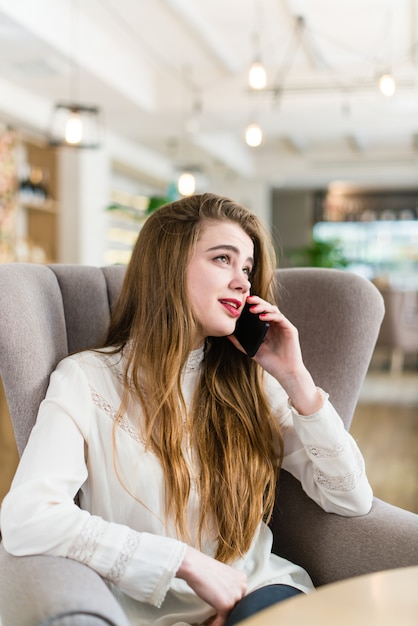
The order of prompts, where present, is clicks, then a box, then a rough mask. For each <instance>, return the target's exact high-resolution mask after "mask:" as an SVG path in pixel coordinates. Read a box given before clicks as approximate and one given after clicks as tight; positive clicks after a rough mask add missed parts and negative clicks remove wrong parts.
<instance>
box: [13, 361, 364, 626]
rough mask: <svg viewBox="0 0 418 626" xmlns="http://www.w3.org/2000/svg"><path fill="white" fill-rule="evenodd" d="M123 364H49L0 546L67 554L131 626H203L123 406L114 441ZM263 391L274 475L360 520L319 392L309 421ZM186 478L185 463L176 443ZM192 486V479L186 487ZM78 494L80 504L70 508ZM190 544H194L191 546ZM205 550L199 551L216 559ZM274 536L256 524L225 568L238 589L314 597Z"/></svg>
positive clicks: (346, 455) (352, 448)
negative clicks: (280, 440)
mask: <svg viewBox="0 0 418 626" xmlns="http://www.w3.org/2000/svg"><path fill="white" fill-rule="evenodd" d="M202 359H203V350H196V351H194V352H192V353H191V355H190V357H189V360H188V363H187V366H186V367H185V370H184V372H183V393H184V397H185V400H186V403H189V402H190V401H191V398H192V395H193V391H194V389H195V385H196V383H197V380H198V377H199V374H200V370H201V367H202V365H201V364H202ZM122 371H123V358H122V357H121V356H120V355H110V354H109V353H106V352H105V353H101V354H99V353H96V352H92V351H86V352H83V353H80V354H77V355H74V356H70V357H68V358H66V359H64V360H63V361H61V363H59V365H58V367H57V368H56V370H55V371H54V372H53V374H52V376H51V380H50V385H49V388H48V392H47V395H46V398H45V400H44V401H43V402H42V404H41V407H40V410H39V414H38V419H37V422H36V425H35V427H34V428H33V431H32V433H31V435H30V438H29V442H28V444H27V446H26V449H25V451H24V453H23V456H22V459H21V462H20V464H19V467H18V470H17V472H16V475H15V478H14V480H13V483H12V487H11V490H10V492H9V494H8V495H7V496H6V498H5V499H4V500H3V504H2V509H1V530H2V535H3V542H4V547H5V549H6V550H7V551H8V552H9V553H11V554H13V555H16V556H22V555H29V554H50V555H56V556H63V557H68V558H71V559H75V560H77V561H80V562H82V563H85V564H87V565H88V566H89V567H91V568H92V569H94V570H96V572H98V573H99V574H100V575H101V576H102V577H103V578H104V579H105V580H106V581H107V583H108V584H109V586H110V588H111V589H112V591H113V592H114V593H115V594H116V595H117V597H118V599H119V601H120V602H121V604H122V606H123V608H124V609H125V611H126V613H127V615H128V618H129V619H130V622H131V624H132V625H141V626H149V625H150V624H153V625H154V626H172V625H174V624H179V623H183V624H184V623H185V624H201V623H202V622H204V621H205V620H206V619H207V618H208V617H209V616H210V615H211V614H213V609H211V607H209V606H208V605H207V604H206V603H205V602H203V601H202V600H201V599H200V598H199V597H197V596H196V594H195V593H194V592H193V591H192V589H191V588H190V587H189V586H188V585H187V583H186V582H185V581H183V580H180V579H178V578H176V572H177V570H178V568H179V566H180V564H181V562H182V560H183V557H184V553H185V549H186V545H185V544H184V543H183V542H182V541H179V540H178V539H177V537H176V531H175V528H174V525H173V524H172V523H171V521H170V520H168V521H166V520H165V517H164V489H163V480H164V479H163V474H162V468H161V466H160V463H159V461H158V460H157V458H156V457H155V455H154V454H153V453H152V452H151V451H150V450H149V449H146V447H145V446H144V443H143V441H142V440H141V438H140V436H139V433H138V427H137V426H136V424H137V423H138V411H139V409H138V407H137V406H135V405H133V404H132V405H130V406H128V407H127V411H126V413H125V415H124V417H123V421H122V422H121V424H120V427H119V428H118V429H117V431H116V450H117V453H116V455H114V447H113V443H112V432H113V425H114V420H115V418H116V415H117V411H118V409H119V406H120V402H121V397H122ZM266 385H267V394H268V397H269V399H270V401H271V405H272V408H273V411H274V415H275V416H276V418H277V420H278V421H279V422H280V425H281V428H282V432H283V436H284V444H285V450H284V454H285V456H284V460H283V468H284V469H286V470H287V471H289V472H290V473H291V474H293V475H294V476H295V477H296V478H297V479H299V480H300V481H301V483H302V486H303V489H304V490H305V491H306V493H307V494H308V495H309V496H310V497H311V498H312V499H313V500H314V501H315V502H317V503H318V504H319V505H320V506H321V507H322V508H323V509H325V510H326V511H330V512H333V513H338V514H341V515H345V516H354V515H363V514H366V513H367V512H368V511H369V509H370V506H371V500H372V491H371V488H370V485H369V483H368V481H367V478H366V475H365V471H364V462H363V458H362V456H361V454H360V452H359V450H358V447H357V445H356V443H355V441H354V439H353V438H352V437H351V436H350V435H349V433H347V432H346V431H345V429H344V427H343V423H342V421H341V419H340V417H339V416H338V414H337V413H336V411H335V409H334V408H333V407H332V405H331V404H330V402H329V400H328V396H327V395H326V394H325V393H324V394H323V395H324V404H323V407H322V409H321V410H320V411H318V412H317V413H316V414H314V415H311V416H309V417H303V416H301V415H299V414H298V413H297V412H296V411H295V409H293V408H292V407H289V406H288V402H287V397H286V394H285V392H284V390H283V389H282V388H281V386H280V385H279V384H278V382H277V381H276V380H275V379H273V378H272V377H270V376H268V375H266ZM185 454H186V455H187V461H188V463H189V465H190V469H191V474H192V475H193V461H192V456H191V455H190V451H188V450H187V445H185ZM192 482H193V481H192ZM79 491H80V507H79V506H77V505H76V504H75V503H74V498H75V496H76V494H77V493H78V492H79ZM198 518H199V500H198V494H197V492H196V490H194V489H193V487H192V490H191V496H190V501H189V505H188V519H189V524H190V529H191V532H192V533H193V529H194V528H196V526H197V520H198ZM195 541H196V543H195V544H194V545H195V546H196V545H197V537H196V536H192V542H195ZM215 547H216V546H215V545H214V544H213V542H211V541H210V540H209V539H207V540H206V541H204V544H203V548H202V549H203V551H204V552H205V553H207V554H209V555H211V556H213V555H214V551H215ZM271 547H272V534H271V531H270V529H269V528H268V527H267V526H266V525H265V524H264V523H260V525H259V528H258V531H257V533H256V536H255V537H254V540H253V543H252V545H251V548H250V549H249V551H248V553H247V554H246V555H245V557H244V558H242V559H239V560H237V561H236V562H235V563H234V565H233V566H234V567H236V568H238V569H241V570H244V571H245V573H246V574H247V577H248V591H252V590H254V589H255V588H257V587H260V586H263V585H266V584H270V583H284V584H289V585H293V586H295V587H297V588H299V589H301V590H302V591H304V592H309V591H311V590H312V589H313V586H312V582H311V580H310V578H309V576H308V575H307V573H306V572H305V571H304V570H303V569H301V568H300V567H299V566H296V565H294V564H293V563H290V562H289V561H287V560H285V559H283V558H280V557H278V556H276V555H274V554H271Z"/></svg>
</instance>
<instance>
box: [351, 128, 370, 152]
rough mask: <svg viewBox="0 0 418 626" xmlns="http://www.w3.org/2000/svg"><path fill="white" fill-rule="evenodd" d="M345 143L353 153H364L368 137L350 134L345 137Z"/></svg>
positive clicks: (355, 133)
mask: <svg viewBox="0 0 418 626" xmlns="http://www.w3.org/2000/svg"><path fill="white" fill-rule="evenodd" d="M346 141H347V143H348V145H349V146H350V148H351V149H352V150H354V151H355V152H364V151H365V150H366V149H367V147H368V145H369V140H368V137H366V135H365V134H364V133H360V132H352V133H350V134H349V135H347V137H346Z"/></svg>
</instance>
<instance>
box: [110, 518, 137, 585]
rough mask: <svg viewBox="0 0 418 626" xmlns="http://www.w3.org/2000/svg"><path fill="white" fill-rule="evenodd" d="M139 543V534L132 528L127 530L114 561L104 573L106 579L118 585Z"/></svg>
mask: <svg viewBox="0 0 418 626" xmlns="http://www.w3.org/2000/svg"><path fill="white" fill-rule="evenodd" d="M138 544H139V536H138V533H136V532H135V531H134V530H129V532H128V534H127V536H126V539H125V541H124V543H123V546H122V549H121V551H120V553H119V554H118V556H117V558H116V560H115V562H114V563H113V565H112V567H111V568H110V570H109V572H108V573H107V574H106V578H107V580H110V582H112V583H114V584H115V585H118V584H119V583H120V581H121V580H122V578H123V575H124V573H125V570H126V566H127V564H128V562H129V561H130V560H131V558H132V557H133V555H134V553H135V551H136V549H137V547H138Z"/></svg>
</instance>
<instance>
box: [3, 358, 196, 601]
mask: <svg viewBox="0 0 418 626" xmlns="http://www.w3.org/2000/svg"><path fill="white" fill-rule="evenodd" d="M91 411H93V408H92V403H91V399H90V393H89V387H88V382H87V380H86V377H85V376H84V374H83V373H82V371H81V370H80V368H79V367H78V365H77V364H76V363H75V362H74V361H73V360H72V359H71V358H69V359H65V360H64V361H62V362H61V363H60V364H59V365H58V367H57V369H56V370H55V372H54V373H53V374H52V376H51V381H50V385H49V388H48V392H47V395H46V398H45V400H44V401H43V403H42V404H41V407H40V410H39V414H38V419H37V422H36V425H35V426H34V428H33V430H32V433H31V435H30V438H29V441H28V444H27V446H26V448H25V450H24V453H23V455H22V458H21V461H20V464H19V467H18V469H17V472H16V475H15V478H14V480H13V483H12V486H11V490H10V492H9V493H8V494H7V496H6V497H5V499H4V500H3V503H2V508H1V531H2V537H3V542H4V547H5V549H6V550H7V551H8V552H9V553H11V554H13V555H15V556H23V555H30V554H49V555H55V556H62V557H68V558H72V559H75V560H77V561H81V562H82V563H85V564H86V565H88V566H89V567H91V568H92V569H94V570H95V571H96V572H98V573H99V574H100V575H101V576H102V577H103V578H105V579H107V580H109V581H111V582H113V583H115V584H116V585H118V586H119V588H120V589H121V590H122V591H123V592H124V593H126V594H128V595H130V596H132V597H133V598H135V599H136V600H139V601H142V602H148V603H151V604H154V605H156V606H160V605H161V604H162V602H163V600H164V597H165V595H166V593H167V591H168V588H169V586H170V584H171V582H172V580H173V578H174V577H175V574H176V572H177V570H178V568H179V566H180V564H181V562H182V560H183V557H184V553H185V550H186V545H185V544H184V543H182V542H180V541H177V540H176V539H172V538H169V537H164V536H159V535H158V536H157V535H153V534H151V533H145V532H137V531H134V530H132V529H131V528H129V527H128V526H125V525H123V524H118V523H113V522H108V521H106V520H104V519H102V518H100V517H98V516H94V515H91V514H90V513H89V512H88V511H85V510H82V509H80V508H79V507H78V506H77V505H76V504H75V502H74V498H75V496H76V494H77V492H78V491H79V489H80V487H81V486H82V485H83V483H84V482H85V481H86V479H87V474H88V469H87V460H86V450H87V447H88V430H89V423H90V417H91V415H90V412H91Z"/></svg>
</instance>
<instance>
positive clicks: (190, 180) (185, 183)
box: [177, 172, 196, 196]
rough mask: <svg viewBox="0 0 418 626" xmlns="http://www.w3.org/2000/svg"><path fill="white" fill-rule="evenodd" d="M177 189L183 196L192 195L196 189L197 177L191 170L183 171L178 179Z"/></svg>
mask: <svg viewBox="0 0 418 626" xmlns="http://www.w3.org/2000/svg"><path fill="white" fill-rule="evenodd" d="M177 189H178V192H179V194H181V195H182V196H192V195H193V194H194V192H195V190H196V179H195V177H194V175H193V174H192V173H191V172H182V173H181V174H180V176H179V178H178V181H177Z"/></svg>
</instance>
